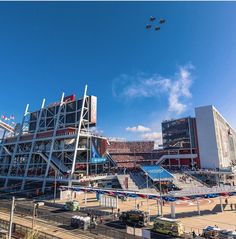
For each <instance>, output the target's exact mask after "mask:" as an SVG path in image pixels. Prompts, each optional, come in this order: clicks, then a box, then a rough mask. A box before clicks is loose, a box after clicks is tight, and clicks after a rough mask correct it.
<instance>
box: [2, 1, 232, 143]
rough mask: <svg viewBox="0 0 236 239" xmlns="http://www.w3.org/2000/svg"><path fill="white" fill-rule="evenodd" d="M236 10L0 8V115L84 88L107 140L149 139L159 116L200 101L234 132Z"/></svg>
mask: <svg viewBox="0 0 236 239" xmlns="http://www.w3.org/2000/svg"><path fill="white" fill-rule="evenodd" d="M235 12H236V3H235V2H208V3H207V2H189V3H188V2H87V3H86V2H70V3H65V2H35V3H34V2H18V3H17V2H1V3H0V80H1V94H0V102H1V105H0V113H1V114H8V115H10V114H14V115H15V116H16V118H17V120H18V121H20V119H21V115H22V112H23V111H24V107H25V105H26V103H30V108H31V110H35V109H37V108H38V107H40V104H41V100H42V98H43V97H46V102H47V103H48V104H49V103H51V102H54V101H56V100H57V99H59V98H60V95H61V93H62V91H64V92H65V93H66V94H67V95H69V94H73V93H75V94H76V95H81V94H82V93H83V88H84V85H85V84H86V83H87V84H88V87H89V88H88V89H89V93H90V94H93V95H96V96H97V97H98V128H99V129H100V130H102V131H103V132H104V134H105V135H106V136H116V137H126V138H128V139H142V138H147V139H148V138H151V134H153V137H156V138H158V136H157V134H158V133H159V131H160V129H159V128H160V122H161V121H162V120H163V119H166V118H175V117H181V116H186V115H193V108H194V107H195V106H199V105H205V104H214V105H215V106H216V107H217V108H218V109H219V111H220V112H221V113H222V114H223V115H224V116H225V118H226V119H228V121H229V122H231V123H232V125H233V126H236V118H235V114H236V108H235V103H234V101H235V95H236V81H235V80H236V79H235V78H236V67H235V64H236V63H235V56H236V14H235ZM150 15H154V16H156V17H164V18H166V20H167V23H166V24H165V25H164V26H161V30H160V31H159V32H155V31H153V30H150V31H147V30H146V29H145V25H146V23H148V18H149V16H150ZM138 125H140V126H142V127H138V128H137V126H138ZM127 127H129V128H128V130H127V129H126V128H127ZM135 127H136V128H135ZM134 131H140V132H134ZM145 135H146V136H145Z"/></svg>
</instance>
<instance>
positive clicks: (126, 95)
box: [112, 64, 194, 114]
mask: <svg viewBox="0 0 236 239" xmlns="http://www.w3.org/2000/svg"><path fill="white" fill-rule="evenodd" d="M193 68H194V67H193V66H192V65H190V64H188V65H185V66H180V67H179V70H178V72H177V73H176V74H175V75H174V76H173V77H170V78H165V77H162V76H159V75H157V74H153V75H152V76H149V77H147V76H145V75H144V74H143V73H142V74H137V75H135V76H129V75H124V74H123V75H121V76H120V77H119V78H117V79H115V80H114V82H113V87H112V90H113V95H114V96H115V97H117V98H121V99H133V98H138V97H146V98H147V97H159V96H162V95H167V98H168V111H169V112H171V113H176V114H182V113H183V112H184V111H186V109H187V100H188V99H189V98H191V97H192V94H191V92H190V87H191V85H192V82H193V79H192V75H191V70H192V69H193Z"/></svg>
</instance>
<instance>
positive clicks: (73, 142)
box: [0, 86, 109, 192]
mask: <svg viewBox="0 0 236 239" xmlns="http://www.w3.org/2000/svg"><path fill="white" fill-rule="evenodd" d="M91 97H94V96H88V95H87V86H85V89H84V94H83V97H82V98H81V99H79V100H77V101H76V100H75V99H73V98H72V99H71V98H69V99H68V97H65V96H64V93H63V94H62V96H61V99H60V102H58V103H55V104H53V105H49V106H47V107H46V106H45V99H43V101H42V105H41V108H40V110H38V111H36V112H29V105H27V106H26V109H25V112H24V115H23V119H22V123H21V124H20V127H18V129H15V130H14V131H12V128H9V127H7V126H6V125H3V126H4V127H3V126H2V127H1V124H0V127H1V128H3V129H4V132H3V135H2V139H1V141H0V181H1V183H2V186H4V188H5V189H6V188H8V187H10V186H12V185H19V186H18V190H24V189H25V188H29V187H30V186H28V183H29V182H30V183H33V185H34V183H35V184H37V185H40V187H41V189H42V192H45V189H46V188H47V184H52V182H54V181H55V180H56V181H57V182H59V183H60V184H61V185H69V186H72V184H73V183H76V182H78V178H79V176H81V174H83V175H89V174H92V173H96V172H95V168H96V170H100V172H102V170H103V167H104V165H105V164H106V163H107V160H109V159H107V158H105V157H103V156H102V153H101V154H100V157H101V158H102V159H104V160H100V161H99V162H98V161H96V162H97V163H96V165H95V164H94V162H92V158H93V157H94V156H93V152H92V148H93V147H94V145H95V147H96V146H97V145H98V142H100V143H101V142H106V138H104V137H102V136H99V135H95V134H94V133H92V131H91V127H92V126H95V125H96V122H91V114H94V112H93V113H91V112H92V111H91V108H92V107H94V106H92V98H91ZM95 114H96V112H95ZM95 117H96V116H95ZM95 142H97V144H95ZM96 157H99V156H96Z"/></svg>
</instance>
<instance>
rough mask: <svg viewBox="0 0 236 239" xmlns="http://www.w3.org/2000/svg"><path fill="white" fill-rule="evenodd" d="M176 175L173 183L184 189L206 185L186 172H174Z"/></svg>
mask: <svg viewBox="0 0 236 239" xmlns="http://www.w3.org/2000/svg"><path fill="white" fill-rule="evenodd" d="M172 174H173V175H174V180H173V184H175V185H176V186H177V187H178V188H181V189H182V190H188V189H191V188H195V187H205V186H204V185H203V183H201V182H199V181H197V180H196V179H194V178H193V177H191V176H189V175H187V174H185V173H172Z"/></svg>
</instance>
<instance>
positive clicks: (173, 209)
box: [170, 202, 175, 219]
mask: <svg viewBox="0 0 236 239" xmlns="http://www.w3.org/2000/svg"><path fill="white" fill-rule="evenodd" d="M170 208H171V218H173V219H175V203H174V202H171V204H170Z"/></svg>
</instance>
